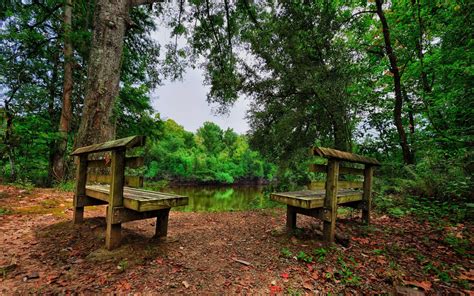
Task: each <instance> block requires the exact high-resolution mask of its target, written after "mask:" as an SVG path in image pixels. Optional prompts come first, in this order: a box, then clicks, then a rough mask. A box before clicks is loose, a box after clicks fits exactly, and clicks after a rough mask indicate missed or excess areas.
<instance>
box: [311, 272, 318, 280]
mask: <svg viewBox="0 0 474 296" xmlns="http://www.w3.org/2000/svg"><path fill="white" fill-rule="evenodd" d="M311 278H312V279H313V280H318V279H319V272H318V271H317V270H315V271H313V272H312V273H311Z"/></svg>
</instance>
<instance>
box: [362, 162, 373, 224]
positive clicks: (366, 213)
mask: <svg viewBox="0 0 474 296" xmlns="http://www.w3.org/2000/svg"><path fill="white" fill-rule="evenodd" d="M373 174H374V167H373V166H371V165H365V169H364V194H363V196H362V221H363V223H365V224H367V225H368V224H369V223H370V208H371V207H372V177H373Z"/></svg>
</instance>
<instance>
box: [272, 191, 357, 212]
mask: <svg viewBox="0 0 474 296" xmlns="http://www.w3.org/2000/svg"><path fill="white" fill-rule="evenodd" d="M306 192H308V194H307V195H306V196H301V195H294V194H293V192H282V193H272V194H271V195H270V199H271V200H274V201H277V202H281V203H284V204H287V205H291V206H294V207H298V208H303V209H316V208H322V207H323V206H324V193H320V192H319V193H317V194H311V192H314V191H309V190H307V191H306ZM362 194H363V193H362V191H357V190H347V191H343V192H341V190H340V191H339V192H338V194H337V195H338V197H337V204H344V203H349V202H353V201H360V200H362Z"/></svg>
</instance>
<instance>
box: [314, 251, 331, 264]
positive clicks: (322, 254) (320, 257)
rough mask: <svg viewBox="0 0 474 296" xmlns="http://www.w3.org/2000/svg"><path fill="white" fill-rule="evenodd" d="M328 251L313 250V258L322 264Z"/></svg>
mask: <svg viewBox="0 0 474 296" xmlns="http://www.w3.org/2000/svg"><path fill="white" fill-rule="evenodd" d="M328 252H329V251H328V250H327V249H325V248H317V249H314V250H313V254H314V256H316V258H317V259H318V261H319V262H323V261H324V259H325V258H326V255H327V254H328Z"/></svg>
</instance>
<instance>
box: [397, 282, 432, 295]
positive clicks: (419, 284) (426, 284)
mask: <svg viewBox="0 0 474 296" xmlns="http://www.w3.org/2000/svg"><path fill="white" fill-rule="evenodd" d="M403 283H404V284H405V285H410V286H415V287H418V288H422V289H423V290H425V292H427V291H429V290H430V289H431V283H430V282H428V281H421V282H418V281H403Z"/></svg>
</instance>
